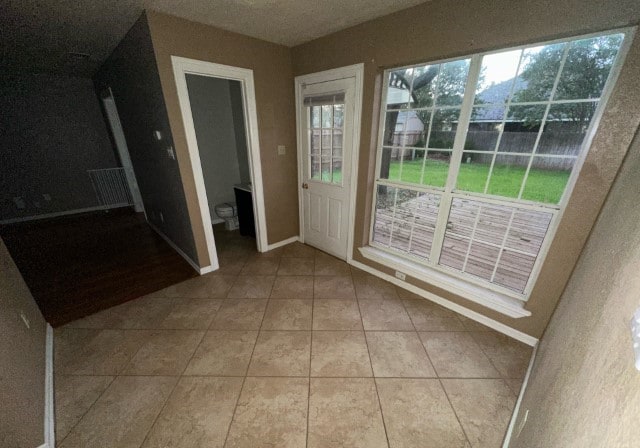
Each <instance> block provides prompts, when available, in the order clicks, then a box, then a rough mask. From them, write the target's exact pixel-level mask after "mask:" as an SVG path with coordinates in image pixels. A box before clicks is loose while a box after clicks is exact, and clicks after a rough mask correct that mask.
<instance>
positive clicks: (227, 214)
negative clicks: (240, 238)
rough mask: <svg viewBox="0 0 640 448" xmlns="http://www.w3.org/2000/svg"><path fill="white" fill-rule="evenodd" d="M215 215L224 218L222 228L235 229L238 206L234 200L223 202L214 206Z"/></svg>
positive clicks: (236, 226)
mask: <svg viewBox="0 0 640 448" xmlns="http://www.w3.org/2000/svg"><path fill="white" fill-rule="evenodd" d="M214 209H215V211H216V215H218V217H220V218H222V219H224V228H225V229H227V230H236V229H237V228H238V208H237V207H236V203H235V202H223V203H222V204H217V205H216V206H215V207H214Z"/></svg>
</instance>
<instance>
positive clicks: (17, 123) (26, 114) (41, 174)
mask: <svg viewBox="0 0 640 448" xmlns="http://www.w3.org/2000/svg"><path fill="white" fill-rule="evenodd" d="M0 111H2V112H1V113H0V221H2V220H5V219H11V218H20V217H27V216H35V215H41V214H45V213H55V212H62V211H67V210H75V209H81V208H87V207H94V206H97V205H98V202H97V200H96V196H95V193H94V191H93V188H92V187H91V181H90V180H89V176H88V175H87V170H88V169H95V168H113V167H115V166H117V163H116V156H115V153H114V151H113V147H112V146H111V141H110V140H109V134H108V133H107V127H106V124H105V121H104V118H103V116H102V112H101V110H100V104H99V101H98V97H97V96H96V94H95V91H94V89H93V84H92V82H91V80H90V79H86V78H74V77H67V76H53V75H31V74H23V75H20V76H17V75H8V76H7V75H4V76H2V78H1V80H0ZM43 194H49V195H50V196H51V201H46V200H45V199H44V198H43V196H42V195H43ZM15 196H21V197H23V198H24V200H25V203H26V207H25V208H24V209H18V208H17V207H16V206H15V204H14V203H13V198H14V197H15Z"/></svg>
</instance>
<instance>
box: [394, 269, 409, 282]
mask: <svg viewBox="0 0 640 448" xmlns="http://www.w3.org/2000/svg"><path fill="white" fill-rule="evenodd" d="M396 278H397V279H400V280H403V281H404V280H405V279H406V278H407V275H406V274H405V273H404V272H400V271H396Z"/></svg>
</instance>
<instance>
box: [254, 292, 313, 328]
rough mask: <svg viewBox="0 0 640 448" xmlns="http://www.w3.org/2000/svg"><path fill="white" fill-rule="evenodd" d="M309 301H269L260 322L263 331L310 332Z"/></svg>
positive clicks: (310, 305)
mask: <svg viewBox="0 0 640 448" xmlns="http://www.w3.org/2000/svg"><path fill="white" fill-rule="evenodd" d="M312 305H313V302H312V301H311V300H299V299H271V300H269V304H268V305H267V311H266V312H265V314H264V320H263V321H262V329H263V330H311V310H312Z"/></svg>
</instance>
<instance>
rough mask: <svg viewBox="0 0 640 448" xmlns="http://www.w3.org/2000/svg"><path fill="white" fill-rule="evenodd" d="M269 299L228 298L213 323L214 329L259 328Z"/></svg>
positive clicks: (212, 327)
mask: <svg viewBox="0 0 640 448" xmlns="http://www.w3.org/2000/svg"><path fill="white" fill-rule="evenodd" d="M266 307H267V300H264V299H227V300H225V301H224V303H223V304H222V306H221V307H220V309H219V310H218V312H217V313H216V317H215V318H214V319H213V322H212V323H211V327H210V328H211V329H213V330H259V329H260V324H262V317H263V316H264V310H265V309H266Z"/></svg>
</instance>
